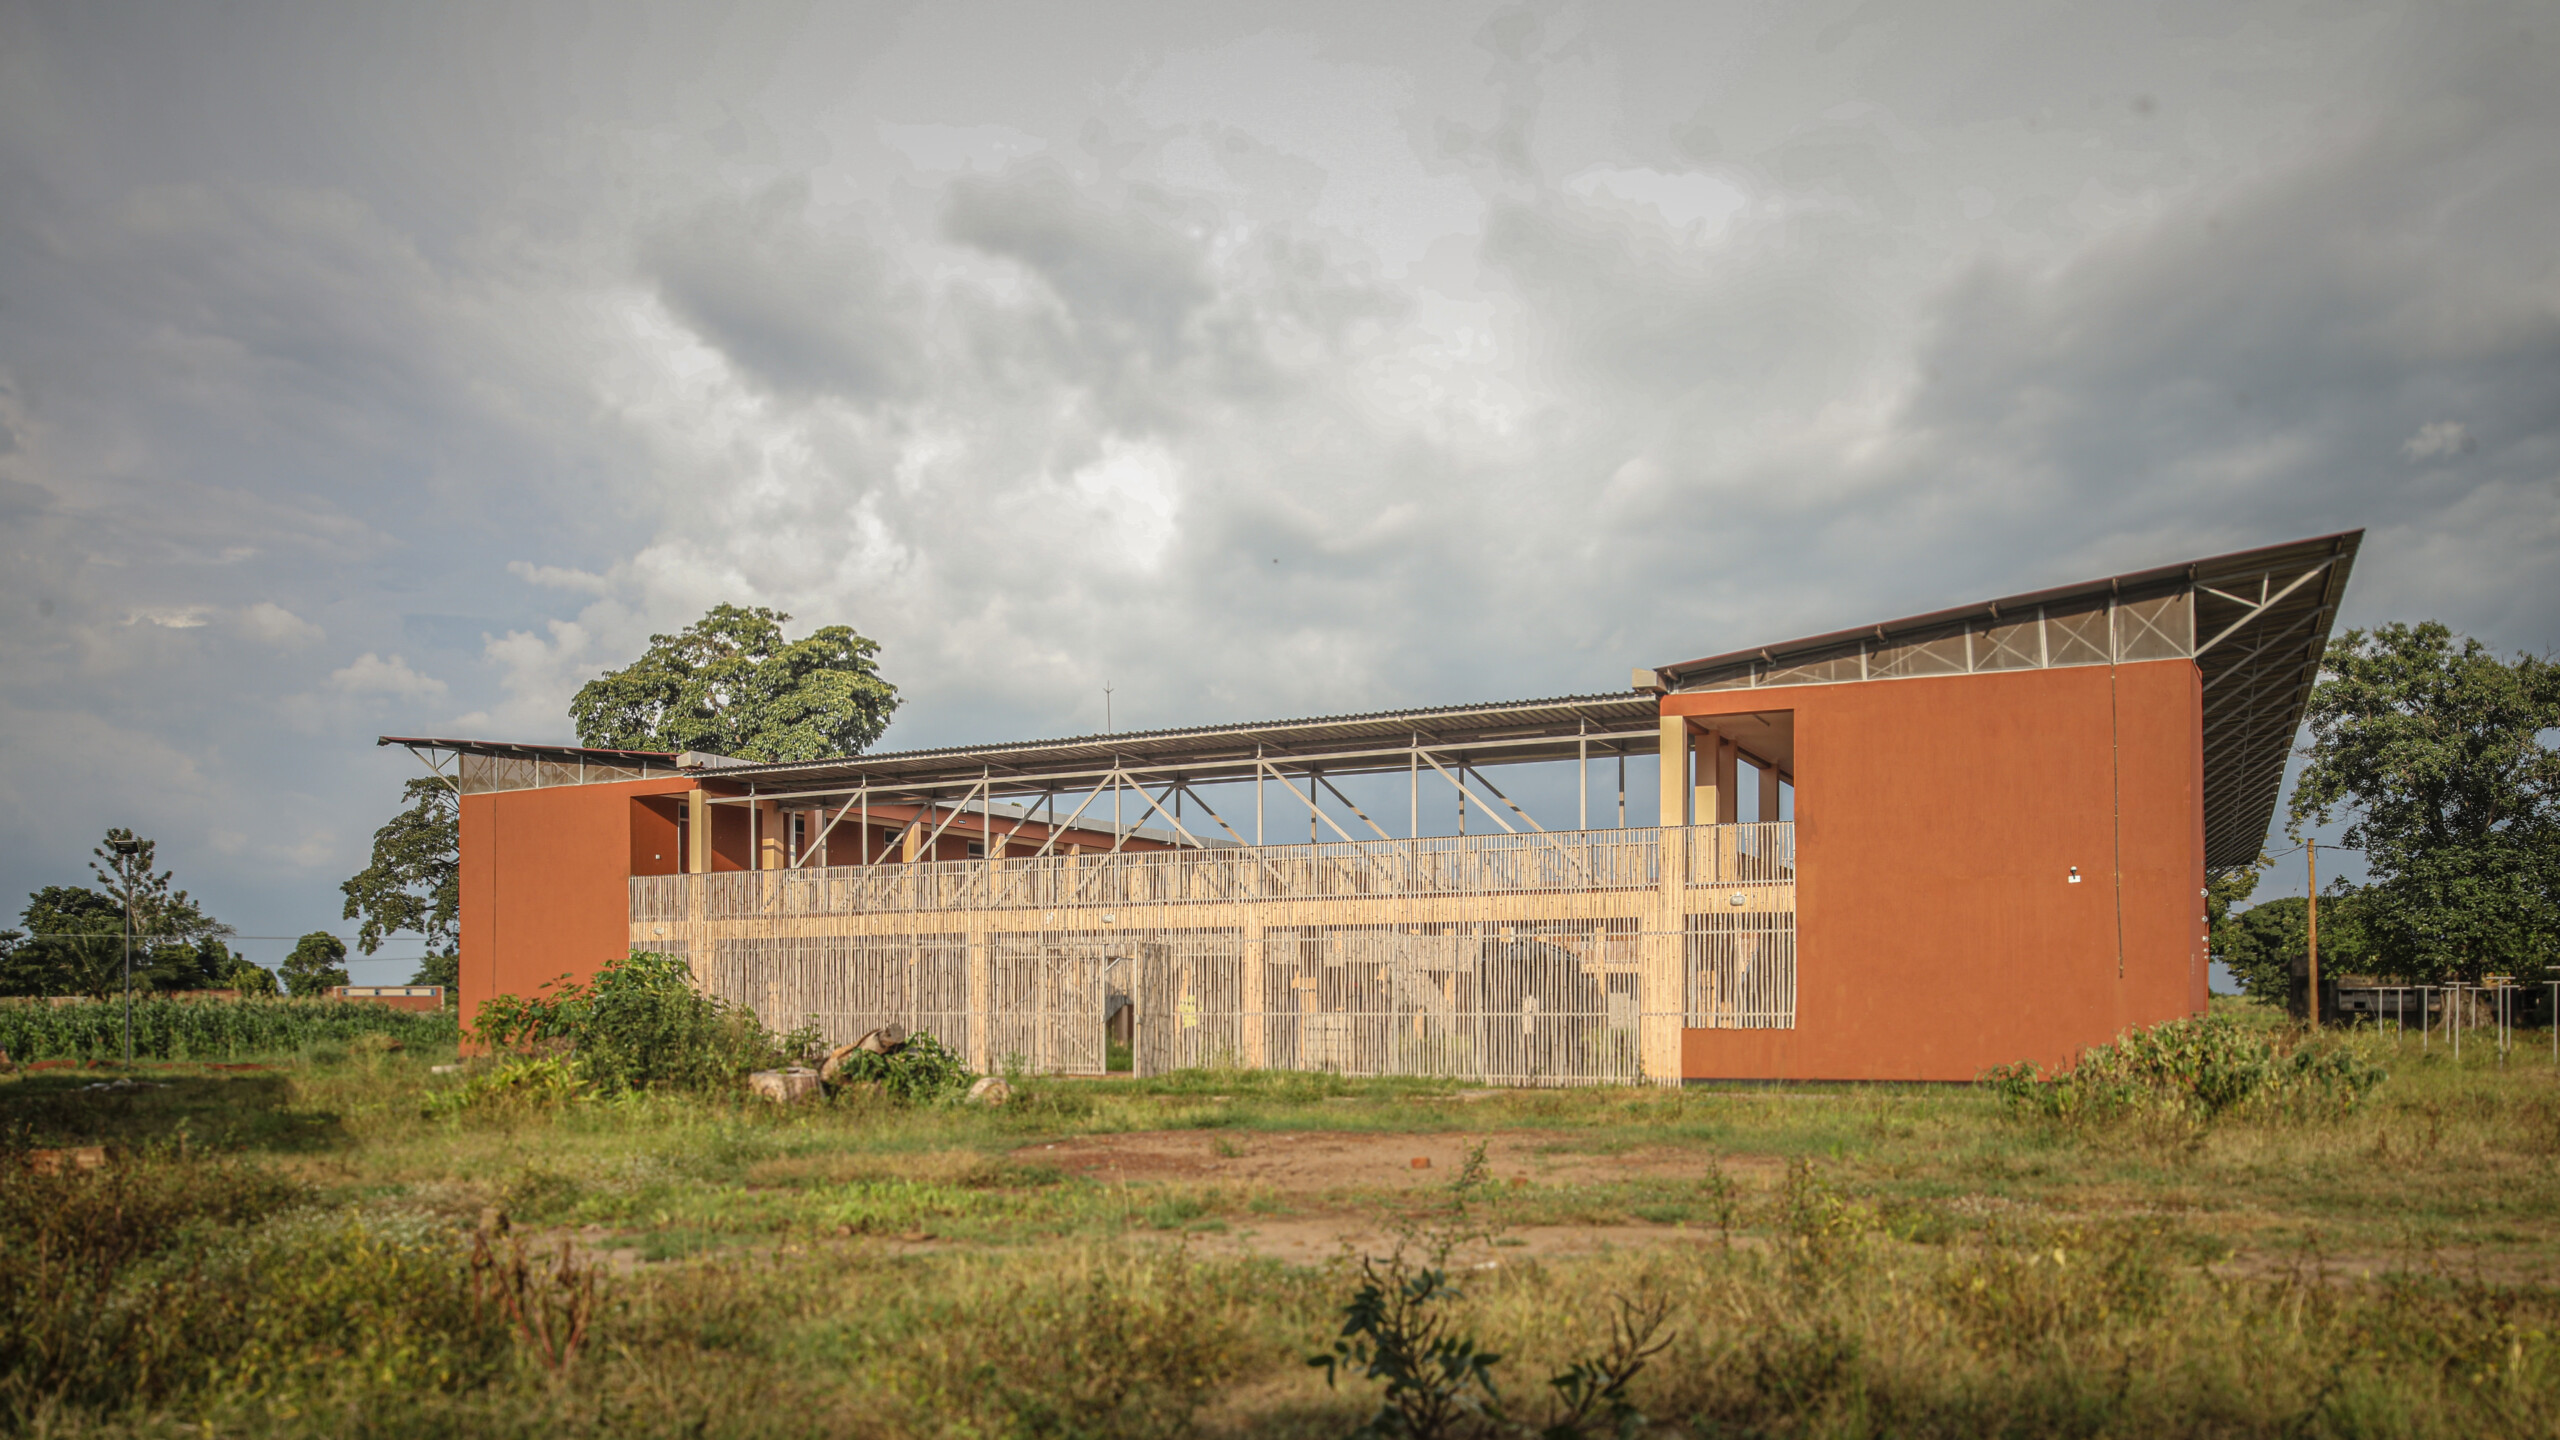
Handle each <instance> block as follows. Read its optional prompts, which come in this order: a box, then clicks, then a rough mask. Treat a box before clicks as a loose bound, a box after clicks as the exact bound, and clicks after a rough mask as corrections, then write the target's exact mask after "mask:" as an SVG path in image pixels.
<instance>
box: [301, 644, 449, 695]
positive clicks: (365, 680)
mask: <svg viewBox="0 0 2560 1440" xmlns="http://www.w3.org/2000/svg"><path fill="white" fill-rule="evenodd" d="M329 688H330V689H332V690H335V691H337V692H338V693H339V694H342V695H354V696H361V697H375V696H381V697H387V698H390V699H395V700H432V699H435V698H437V697H439V696H442V695H443V694H444V693H445V683H444V682H443V681H442V680H438V679H436V678H435V677H434V676H432V675H421V674H419V673H418V672H417V671H415V670H412V669H410V668H409V662H408V661H406V660H403V659H401V658H400V657H399V656H397V655H394V656H392V657H391V658H390V659H388V660H385V659H383V658H382V657H381V656H379V655H377V654H375V653H373V652H372V651H370V650H368V651H366V652H365V653H363V654H362V655H359V656H357V657H356V659H355V663H353V664H351V665H347V666H345V667H343V668H340V669H337V670H332V671H330V672H329Z"/></svg>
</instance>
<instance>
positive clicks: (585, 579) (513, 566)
mask: <svg viewBox="0 0 2560 1440" xmlns="http://www.w3.org/2000/svg"><path fill="white" fill-rule="evenodd" d="M507 573H508V574H510V575H513V576H514V577H516V578H517V579H519V580H522V581H524V582H525V583H526V584H528V585H538V586H541V587H542V588H543V589H545V590H566V591H568V592H569V593H571V594H573V595H602V594H604V593H605V592H606V591H607V590H610V589H611V588H613V582H612V581H610V580H607V579H606V578H605V577H603V576H602V575H591V574H589V573H588V572H586V571H584V570H573V569H570V568H568V567H566V566H561V565H536V564H533V563H532V562H531V561H527V560H510V561H508V562H507Z"/></svg>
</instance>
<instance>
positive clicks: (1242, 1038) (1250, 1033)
mask: <svg viewBox="0 0 2560 1440" xmlns="http://www.w3.org/2000/svg"><path fill="white" fill-rule="evenodd" d="M1240 948H1241V949H1242V950H1243V952H1244V974H1243V975H1242V976H1241V977H1239V978H1240V979H1241V980H1242V982H1243V983H1242V984H1241V985H1240V986H1238V987H1237V988H1238V989H1239V990H1240V991H1241V992H1242V994H1241V998H1240V999H1239V1000H1238V1001H1237V1006H1236V1008H1238V1009H1240V1010H1242V1011H1243V1012H1244V1018H1243V1020H1242V1021H1241V1022H1240V1023H1241V1024H1242V1026H1243V1029H1244V1033H1243V1034H1242V1035H1239V1036H1238V1037H1236V1038H1237V1040H1238V1041H1239V1042H1240V1044H1239V1048H1241V1049H1242V1050H1243V1051H1244V1055H1243V1061H1244V1064H1245V1065H1246V1066H1248V1067H1250V1068H1253V1069H1257V1070H1258V1069H1260V1068H1262V1067H1263V1066H1264V1065H1267V1064H1269V1063H1270V1061H1269V1060H1268V1059H1266V1058H1265V1057H1264V1054H1263V1048H1264V1047H1263V1037H1264V1036H1265V1035H1267V1034H1269V1033H1270V1022H1269V1020H1268V1019H1267V1018H1266V1017H1265V1016H1264V1015H1263V1010H1264V1008H1265V996H1264V993H1263V979H1264V975H1263V964H1262V927H1261V926H1259V925H1247V926H1245V927H1244V944H1243V945H1242V946H1241V947H1240Z"/></svg>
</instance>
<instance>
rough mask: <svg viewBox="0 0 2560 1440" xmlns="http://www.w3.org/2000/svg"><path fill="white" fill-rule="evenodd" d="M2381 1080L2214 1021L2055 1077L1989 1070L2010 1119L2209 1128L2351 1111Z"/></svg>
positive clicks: (2139, 1040)
mask: <svg viewBox="0 0 2560 1440" xmlns="http://www.w3.org/2000/svg"><path fill="white" fill-rule="evenodd" d="M2384 1075H2385V1072H2384V1071H2383V1069H2382V1068H2381V1067H2380V1066H2378V1065H2374V1064H2372V1063H2370V1062H2369V1061H2367V1060H2365V1059H2364V1058H2363V1057H2362V1056H2360V1055H2358V1054H2357V1053H2355V1051H2354V1050H2352V1049H2350V1048H2348V1047H2346V1046H2344V1045H2338V1044H2315V1043H2307V1042H2302V1041H2299V1040H2295V1041H2287V1040H2284V1039H2280V1038H2278V1037H2276V1036H2273V1035H2270V1034H2268V1033H2266V1032H2264V1031H2257V1030H2250V1029H2244V1028H2242V1027H2241V1026H2240V1025H2238V1024H2235V1023H2234V1022H2232V1021H2231V1020H2228V1019H2225V1018H2223V1017H2221V1016H2206V1017H2203V1018H2201V1019H2194V1020H2172V1021H2169V1022H2168V1023H2166V1024H2162V1025H2155V1026H2153V1027H2151V1028H2150V1029H2148V1030H2135V1031H2130V1032H2128V1033H2127V1034H2125V1035H2124V1036H2123V1037H2122V1038H2121V1039H2119V1040H2117V1041H2116V1042H2115V1043H2114V1044H2112V1045H2100V1046H2097V1047H2096V1048H2094V1049H2091V1050H2088V1051H2085V1052H2083V1053H2082V1054H2081V1056H2080V1062H2079V1063H2078V1064H2077V1065H2074V1066H2072V1067H2071V1068H2070V1069H2068V1070H2065V1071H2062V1072H2060V1073H2058V1074H2053V1075H2044V1076H2039V1074H2038V1073H2037V1071H2036V1067H2035V1066H2034V1065H2033V1064H2031V1063H2028V1062H2026V1061H2020V1062H2019V1063H2017V1064H2015V1065H2004V1066H1999V1067H1996V1068H1994V1069H1992V1070H1989V1071H1986V1072H1984V1074H1983V1077H1982V1080H1983V1083H1984V1084H1986V1085H1987V1086H1989V1087H1990V1088H1991V1089H1992V1090H1993V1091H1994V1092H1995V1093H1997V1094H1998V1095H1999V1097H2000V1099H2001V1102H2002V1104H2003V1105H2005V1106H2006V1107H2007V1108H2008V1109H2009V1110H2010V1111H2011V1112H2013V1113H2021V1114H2035V1115H2042V1116H2045V1117H2047V1118H2050V1119H2056V1120H2065V1121H2082V1120H2089V1121H2096V1120H2106V1119H2110V1118H2114V1117H2118V1116H2124V1115H2158V1116H2165V1117H2168V1118H2173V1119H2181V1120H2189V1121H2198V1122H2202V1121H2210V1120H2213V1119H2216V1118H2218V1117H2220V1116H2223V1115H2225V1114H2229V1113H2232V1112H2235V1111H2241V1110H2249V1111H2254V1112H2259V1113H2291V1114H2307V1113H2315V1112H2319V1111H2342V1110H2348V1109H2352V1108H2354V1106H2355V1105H2356V1103H2357V1102H2358V1101H2359V1100H2361V1099H2362V1098H2363V1097H2364V1095H2365V1093H2366V1092H2367V1091H2370V1090H2371V1089H2372V1088H2373V1087H2374V1086H2376V1085H2378V1084H2380V1083H2382V1080H2383V1079H2384Z"/></svg>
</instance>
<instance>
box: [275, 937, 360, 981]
mask: <svg viewBox="0 0 2560 1440" xmlns="http://www.w3.org/2000/svg"><path fill="white" fill-rule="evenodd" d="M346 958H347V942H346V941H344V940H341V939H339V938H338V937H337V936H335V935H332V934H330V933H329V932H328V931H326V930H314V931H312V932H311V933H310V934H308V935H305V936H303V937H302V938H301V939H299V940H296V941H295V942H293V953H292V954H290V955H287V956H286V957H284V988H285V990H286V991H287V992H288V993H290V994H292V995H294V996H296V997H297V998H298V997H301V996H306V995H318V994H322V993H324V992H326V991H327V990H328V988H329V987H330V986H332V985H344V984H346V983H347V967H346V963H345V962H346Z"/></svg>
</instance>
